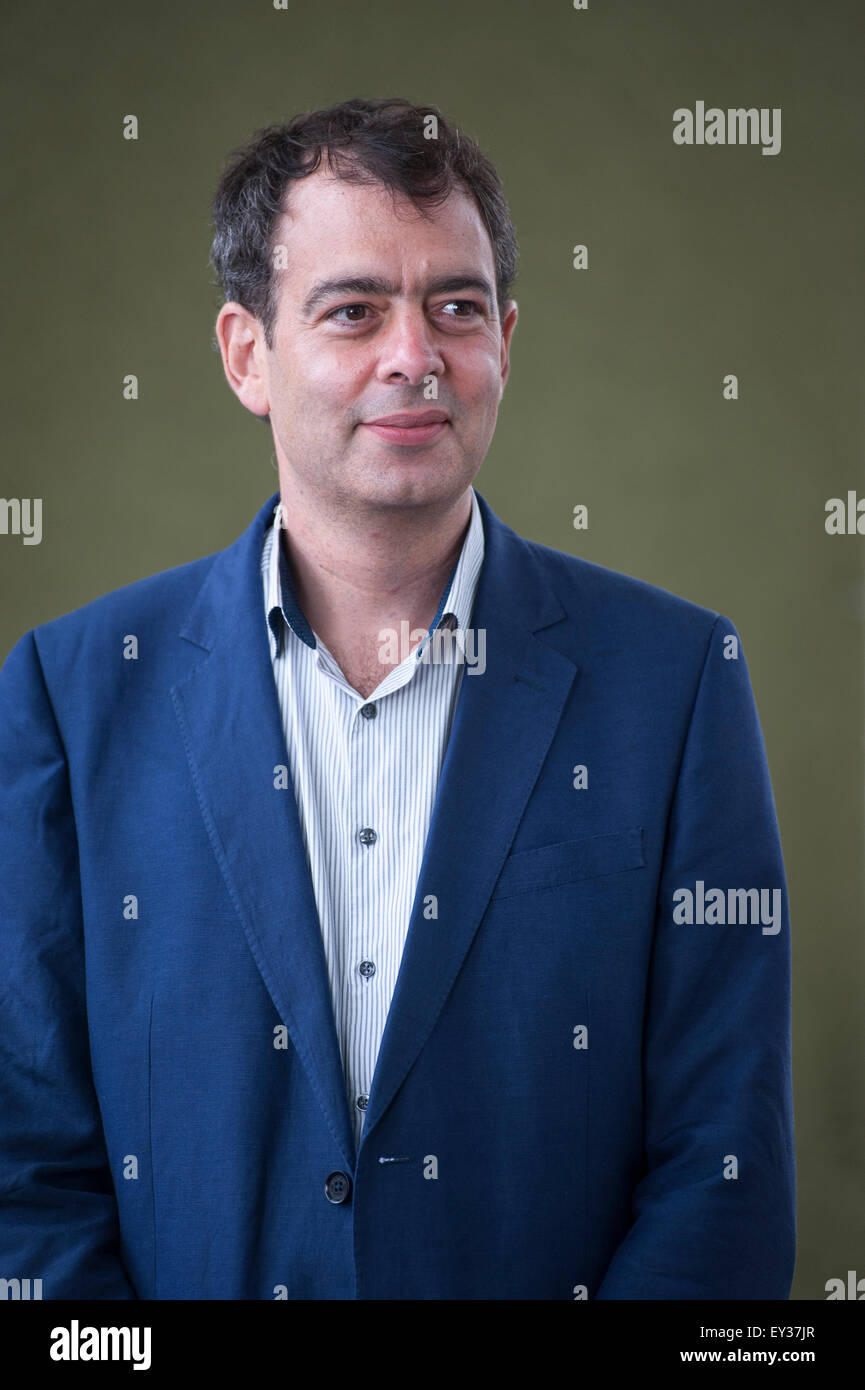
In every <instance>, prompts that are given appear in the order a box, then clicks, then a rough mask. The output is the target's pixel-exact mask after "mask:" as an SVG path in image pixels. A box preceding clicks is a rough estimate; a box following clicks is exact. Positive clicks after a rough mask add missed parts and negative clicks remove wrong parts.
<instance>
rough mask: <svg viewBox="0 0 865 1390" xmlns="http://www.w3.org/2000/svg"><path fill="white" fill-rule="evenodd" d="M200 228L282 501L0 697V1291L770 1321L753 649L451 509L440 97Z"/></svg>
mask: <svg viewBox="0 0 865 1390" xmlns="http://www.w3.org/2000/svg"><path fill="white" fill-rule="evenodd" d="M431 118H432V119H431ZM215 219H216V239H215V242H214V262H215V264H216V267H217V269H218V271H219V274H220V277H221V281H222V284H223V287H224V291H225V296H226V303H225V304H224V306H223V308H222V309H221V311H220V313H219V317H218V320H217V338H218V343H219V347H220V350H221V354H222V360H223V364H224V368H225V373H226V376H227V379H228V382H229V384H230V386H231V388H232V389H233V390H234V392H235V393H236V395H237V396H238V398H239V399H240V401H241V402H242V403H243V404H244V405H245V406H246V408H247V409H248V410H250V411H252V412H253V413H254V414H255V415H257V416H260V417H262V418H265V417H266V418H267V419H268V420H269V423H270V427H271V429H272V432H273V439H274V445H275V450H276V458H277V462H278V467H279V484H280V486H279V494H278V495H274V496H273V497H271V498H269V499H268V500H267V502H266V503H265V504H264V505H263V506H262V508H261V510H260V511H259V513H258V515H257V516H256V517H255V519H254V521H253V522H252V525H251V526H250V527H249V528H248V529H247V531H246V532H245V533H244V534H243V535H242V536H241V537H240V539H239V540H238V541H237V542H235V544H234V545H232V546H230V547H229V548H228V549H227V550H226V551H224V552H222V553H221V554H217V555H214V556H209V557H207V558H206V559H203V560H198V561H195V562H193V563H191V564H188V565H185V566H183V567H181V568H180V569H177V570H173V571H170V572H168V573H166V574H161V575H156V576H154V577H152V578H150V579H147V580H144V581H141V582H140V583H138V584H134V585H132V586H130V587H128V588H125V589H122V590H120V591H118V592H115V593H112V594H108V595H106V596H105V597H104V598H102V599H100V600H98V601H97V602H95V603H92V604H89V605H87V606H86V607H85V608H83V609H81V610H80V611H78V612H77V613H73V614H71V615H68V616H66V617H64V618H61V619H59V620H57V621H54V622H50V623H47V624H45V625H43V626H41V627H39V628H37V629H36V630H35V631H33V632H30V633H28V634H27V635H26V636H25V637H23V638H22V639H21V641H20V642H19V643H18V644H17V646H16V647H15V649H14V650H13V652H12V653H11V655H10V656H9V658H8V660H7V662H6V665H5V667H4V670H3V673H2V677H0V715H2V732H0V812H2V818H0V823H2V835H3V847H4V863H3V871H2V874H0V908H2V932H3V951H2V960H3V965H2V970H3V974H4V981H3V989H2V999H3V1004H2V1027H0V1046H2V1051H3V1055H2V1067H0V1076H2V1086H3V1110H2V1115H3V1119H2V1135H0V1193H2V1199H0V1244H2V1260H3V1266H4V1267H3V1269H2V1270H0V1273H2V1274H3V1275H4V1276H5V1277H7V1278H8V1277H13V1276H14V1277H21V1278H27V1277H29V1278H40V1279H42V1281H43V1286H42V1287H43V1297H45V1298H65V1297H75V1298H135V1297H138V1298H163V1299H165V1298H167V1299H191V1298H206V1299H213V1298H228V1299H272V1298H292V1299H354V1298H359V1299H414V1298H421V1299H439V1298H451V1299H476V1298H494V1299H516V1298H529V1299H574V1298H577V1299H582V1298H600V1299H622V1298H623V1299H697V1298H738V1299H767V1298H786V1297H787V1296H788V1294H789V1289H790V1282H791V1278H792V1270H793V1258H794V1168H793V1151H792V1138H793V1133H792V1106H791V1086H790V1036H789V972H790V944H789V921H788V914H787V904H786V887H785V880H784V867H783V862H782V856H781V848H780V843H779V836H778V829H777V824H776V819H775V811H774V805H773V799H772V792H771V786H770V781H769V775H768V771H767V766H766V758H765V752H764V747H763V742H762V735H761V731H760V726H759V722H758V718H757V714H756V709H755V705H754V699H753V695H752V692H751V687H750V683H749V678H748V673H747V668H746V664H745V659H744V655H743V653H742V649H741V646H740V645H739V641H738V634H737V633H736V630H735V628H734V627H733V625H732V624H731V623H730V622H729V621H728V620H727V619H726V618H725V617H723V616H721V615H719V614H716V613H713V612H709V611H707V610H706V609H703V608H700V607H698V606H696V605H694V604H691V603H689V602H686V601H685V600H683V599H680V598H677V597H675V596H674V595H672V594H669V593H666V592H664V591H661V590H659V589H657V588H654V587H652V586H650V585H647V584H644V583H641V582H639V581H638V580H635V579H632V578H629V577H627V576H625V575H621V574H617V573H614V572H612V571H609V570H605V569H603V568H601V567H600V566H596V565H593V564H589V563H587V562H585V561H582V560H579V559H575V558H573V557H570V556H567V555H565V554H563V553H559V552H557V551H554V550H551V549H548V548H545V547H544V546H541V545H538V544H534V543H532V542H530V541H526V540H523V539H521V538H520V537H519V536H517V535H516V534H515V533H514V532H513V531H512V530H511V529H510V528H509V527H508V526H506V525H505V524H504V523H503V522H502V521H500V520H499V519H498V517H496V516H495V514H494V513H493V512H492V510H491V508H490V507H489V505H488V503H487V502H486V501H485V499H484V498H483V497H482V496H481V495H480V494H479V493H477V492H475V490H474V489H473V488H472V479H473V478H474V477H475V475H476V473H477V471H478V469H479V468H480V465H481V463H482V461H483V458H484V456H485V454H486V452H487V449H488V447H489V444H490V440H491V438H492V434H493V430H494V427H495V422H496V415H497V410H498V405H499V402H500V399H501V395H502V391H503V389H504V386H505V382H506V380H507V377H508V369H509V350H510V344H511V339H512V336H513V331H514V326H515V323H516V317H517V308H516V304H515V303H514V302H513V300H512V299H510V298H509V297H508V293H509V289H510V285H511V282H512V280H513V275H514V269H515V253H516V243H515V240H514V237H513V228H512V227H511V224H510V220H509V217H508V214H507V206H506V203H505V200H504V197H503V195H502V191H501V186H500V183H499V181H498V178H497V175H496V173H495V170H494V169H493V168H492V166H491V165H490V164H489V162H488V161H487V160H486V159H485V158H484V156H483V155H482V154H481V153H480V151H479V150H478V149H477V147H476V146H475V145H474V144H473V142H472V141H470V140H468V139H467V138H466V136H465V135H464V134H463V133H461V132H458V131H456V130H454V128H453V127H452V126H451V125H450V124H449V123H448V122H447V121H446V120H445V118H444V117H443V116H442V115H441V113H439V112H436V111H435V110H434V108H418V107H413V106H411V105H410V104H409V103H407V102H402V101H387V102H378V101H366V100H356V101H351V102H347V103H344V104H343V105H341V106H339V107H336V108H334V109H333V110H331V111H327V112H316V113H311V114H308V115H305V116H302V117H298V118H297V119H296V120H295V121H294V122H292V123H291V124H290V125H289V126H287V127H276V128H271V129H269V130H267V131H265V132H262V133H260V134H259V136H258V137H257V138H256V139H255V140H254V141H253V142H252V144H251V145H250V146H249V147H248V148H247V149H246V150H244V151H241V152H240V153H239V154H238V155H237V156H235V158H234V160H233V162H232V163H231V165H230V166H229V168H228V169H227V170H226V173H225V174H224V176H223V180H222V183H221V185H220V189H219V192H218V195H217V199H216V204H215ZM526 463H527V476H530V469H531V460H527V461H526Z"/></svg>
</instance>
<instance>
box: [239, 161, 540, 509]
mask: <svg viewBox="0 0 865 1390" xmlns="http://www.w3.org/2000/svg"><path fill="white" fill-rule="evenodd" d="M287 206H288V207H289V209H290V211H289V212H288V213H287V214H283V216H282V217H281V219H280V222H279V224H278V227H277V231H276V238H275V240H276V242H277V244H278V245H282V246H284V247H285V257H284V264H285V266H286V267H287V268H285V269H282V270H279V269H277V270H276V271H275V274H276V277H277V278H276V288H277V303H278V312H277V317H276V321H275V324H274V331H273V346H272V348H271V349H267V348H266V347H265V346H264V344H263V338H262V339H261V340H260V342H259V345H258V348H257V351H256V357H257V359H258V361H259V366H260V370H261V376H262V391H263V397H262V401H263V403H266V408H267V409H268V410H269V413H270V420H271V424H272V427H273V432H274V439H275V442H276V449H277V455H278V459H279V467H280V482H281V485H282V489H283V492H284V493H287V495H288V496H290V495H291V493H292V492H293V491H295V490H296V489H300V490H301V492H302V493H303V495H304V496H305V497H306V498H307V499H308V501H309V502H310V503H311V504H313V505H314V504H315V502H316V499H317V498H320V499H321V501H322V503H323V504H324V505H325V506H326V508H327V509H333V508H338V509H339V510H340V511H345V510H348V509H354V510H355V512H357V511H362V512H366V513H367V514H368V513H369V512H370V511H375V510H378V509H381V508H388V507H394V506H396V507H401V506H418V505H425V504H435V503H436V502H443V503H448V502H452V501H455V500H456V499H457V498H459V497H460V496H461V495H462V494H463V493H464V492H465V489H466V488H467V487H468V485H469V484H470V482H471V481H472V479H473V478H474V477H475V474H476V473H477V472H478V469H479V468H480V466H481V464H482V462H483V460H484V457H485V455H486V453H487V450H488V448H489V445H490V441H491V439H492V436H493V432H494V430H495V425H496V416H497V414H498V407H499V402H500V400H501V397H502V392H503V390H504V384H505V381H506V380H507V375H508V350H509V344H510V338H511V334H512V332H513V328H514V324H515V322H516V316H517V309H516V305H515V304H514V303H513V301H510V302H509V303H508V305H507V306H506V316H505V319H504V322H500V320H499V317H498V311H497V308H496V301H495V266H494V261H493V252H492V246H491V243H490V239H489V235H488V234H487V232H486V230H485V228H484V226H483V223H482V221H481V218H480V215H479V212H478V210H477V207H476V205H475V203H474V201H473V200H472V199H471V198H470V197H469V196H468V195H467V194H465V193H463V192H456V191H455V192H454V193H452V194H451V196H450V197H449V198H448V199H447V200H446V202H445V203H443V204H442V205H440V206H439V207H434V208H431V209H429V211H430V216H429V218H425V217H423V216H422V215H421V214H420V213H418V211H417V210H416V209H415V208H414V207H413V205H412V204H411V203H410V202H408V201H407V200H405V199H403V198H401V197H398V198H397V199H396V201H395V200H394V197H393V196H392V195H391V193H390V192H389V191H388V190H387V189H385V188H383V187H382V186H381V185H373V186H365V185H359V184H352V183H347V182H345V181H343V180H340V179H338V178H335V177H333V176H332V175H331V174H329V173H327V172H323V171H322V170H319V171H317V172H316V173H315V174H312V175H310V176H309V177H307V178H305V179H301V180H300V181H298V182H296V183H293V184H291V186H290V193H289V198H288V203H287ZM334 281H367V282H369V283H367V284H359V283H358V284H355V285H351V284H347V285H344V286H342V287H340V286H338V285H335V284H332V283H331V282H334ZM373 282H375V283H373ZM468 282H477V283H468ZM483 282H485V283H486V286H487V287H488V288H486V289H485V288H484V283H483ZM433 379H434V380H433ZM431 381H433V387H434V388H435V387H437V396H432V395H431V390H430V382H431ZM433 411H437V412H439V413H440V415H441V414H443V415H444V416H445V417H446V418H445V419H444V421H440V422H439V423H433V424H432V425H428V426H427V427H426V428H425V429H423V430H418V429H402V428H399V427H397V428H394V427H390V428H388V427H377V426H372V425H371V424H370V423H369V422H370V421H374V420H376V419H379V418H380V417H383V416H393V415H401V414H404V413H406V412H413V413H424V414H426V413H429V412H433Z"/></svg>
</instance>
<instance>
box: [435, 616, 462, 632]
mask: <svg viewBox="0 0 865 1390" xmlns="http://www.w3.org/2000/svg"><path fill="white" fill-rule="evenodd" d="M439 627H442V628H444V629H445V630H446V631H447V632H455V631H456V629H457V628H458V627H459V619H458V618H457V615H456V613H445V615H444V617H443V618H442V620H441V622H440V623H439Z"/></svg>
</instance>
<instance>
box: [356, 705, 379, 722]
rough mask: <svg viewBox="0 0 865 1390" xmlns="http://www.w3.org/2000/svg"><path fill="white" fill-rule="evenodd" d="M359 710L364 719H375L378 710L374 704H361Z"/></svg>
mask: <svg viewBox="0 0 865 1390" xmlns="http://www.w3.org/2000/svg"><path fill="white" fill-rule="evenodd" d="M360 712H361V714H362V715H363V717H364V719H375V717H376V715H377V714H378V710H377V708H376V706H375V705H361V707H360Z"/></svg>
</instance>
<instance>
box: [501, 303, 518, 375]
mask: <svg viewBox="0 0 865 1390" xmlns="http://www.w3.org/2000/svg"><path fill="white" fill-rule="evenodd" d="M517 312H518V310H517V301H516V300H515V299H509V300H508V301H507V303H506V304H505V316H504V318H503V319H502V390H504V388H505V382H506V381H507V379H508V376H509V375H510V370H511V338H512V336H513V331H514V329H515V328H516V326H517Z"/></svg>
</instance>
